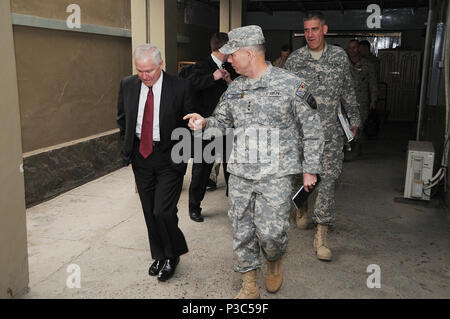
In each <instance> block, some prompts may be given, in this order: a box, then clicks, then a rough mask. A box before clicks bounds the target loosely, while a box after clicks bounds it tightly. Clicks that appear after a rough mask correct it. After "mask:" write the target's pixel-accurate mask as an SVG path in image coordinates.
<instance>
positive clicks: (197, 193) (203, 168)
mask: <svg viewBox="0 0 450 319" xmlns="http://www.w3.org/2000/svg"><path fill="white" fill-rule="evenodd" d="M203 143H204V144H203V148H205V146H206V145H207V142H206V143H205V141H204V142H203ZM223 147H224V150H225V149H226V144H225V141H224V143H223ZM221 155H222V154H221ZM222 158H224V156H223V155H222ZM213 166H214V162H213V163H206V162H202V163H193V164H192V177H191V184H190V186H189V212H190V213H193V212H197V213H201V211H202V208H201V202H202V200H203V198H204V197H205V193H206V187H207V185H208V180H209V175H210V174H211V170H212V168H213ZM222 166H223V174H224V177H225V182H226V185H227V191H226V195H227V196H228V178H229V176H230V174H229V173H228V172H227V164H226V162H225V161H223V164H222Z"/></svg>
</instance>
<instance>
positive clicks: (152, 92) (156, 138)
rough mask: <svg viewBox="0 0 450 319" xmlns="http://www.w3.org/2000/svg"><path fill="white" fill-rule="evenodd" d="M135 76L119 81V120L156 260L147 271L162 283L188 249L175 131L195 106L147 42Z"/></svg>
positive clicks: (140, 48) (185, 83)
mask: <svg viewBox="0 0 450 319" xmlns="http://www.w3.org/2000/svg"><path fill="white" fill-rule="evenodd" d="M134 63H135V66H136V70H137V75H133V76H128V77H126V78H124V79H122V81H121V82H120V92H119V99H118V112H117V124H118V126H119V128H120V135H121V137H122V140H123V147H122V156H123V159H124V162H125V164H126V165H128V164H129V163H130V162H131V164H132V168H133V172H134V176H135V180H136V185H137V189H138V192H139V197H140V200H141V204H142V209H143V211H144V217H145V222H146V225H147V230H148V238H149V242H150V250H151V254H152V257H153V259H154V260H155V261H154V262H153V264H152V265H151V266H150V269H149V275H151V276H157V278H158V280H159V281H165V280H167V279H169V278H171V277H172V275H173V274H174V272H175V268H176V266H177V265H178V262H179V260H180V255H182V254H185V253H187V252H188V247H187V244H186V240H185V238H184V235H183V233H182V231H181V230H180V228H179V227H178V217H177V211H178V209H177V204H178V200H179V198H180V194H181V189H182V185H183V178H184V174H185V173H186V168H187V164H186V163H180V164H175V163H174V162H173V161H172V159H171V150H172V147H173V146H174V145H175V144H176V143H177V141H172V140H171V134H172V131H173V130H175V129H177V128H181V127H187V123H186V122H185V121H183V115H184V114H186V112H188V110H192V109H193V100H192V97H193V96H192V88H191V86H190V83H189V81H187V80H183V79H179V78H178V77H175V76H171V75H169V74H167V73H165V72H163V71H162V67H163V61H162V59H161V53H160V51H159V50H158V48H157V47H155V46H154V45H151V44H143V45H140V46H138V47H137V48H136V50H135V52H134Z"/></svg>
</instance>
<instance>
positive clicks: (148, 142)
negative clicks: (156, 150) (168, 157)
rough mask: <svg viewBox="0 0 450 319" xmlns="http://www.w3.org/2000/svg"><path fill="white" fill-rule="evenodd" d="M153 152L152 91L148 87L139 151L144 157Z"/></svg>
mask: <svg viewBox="0 0 450 319" xmlns="http://www.w3.org/2000/svg"><path fill="white" fill-rule="evenodd" d="M152 152H153V92H152V88H151V87H149V88H148V95H147V102H145V109H144V118H143V120H142V129H141V143H140V145H139V153H141V155H142V156H143V157H144V158H147V157H149V156H150V154H151V153H152Z"/></svg>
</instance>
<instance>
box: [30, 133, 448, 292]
mask: <svg viewBox="0 0 450 319" xmlns="http://www.w3.org/2000/svg"><path fill="white" fill-rule="evenodd" d="M410 133H411V131H410V130H409V128H408V126H398V125H397V126H394V125H392V124H389V125H385V127H384V132H382V134H381V135H380V137H379V138H378V139H377V140H376V141H369V142H368V143H367V145H366V146H365V148H364V155H363V156H362V157H360V158H358V159H357V160H354V161H350V162H345V163H344V173H343V176H342V180H341V183H340V186H339V188H338V191H337V200H336V202H337V204H336V205H337V207H336V209H337V224H336V229H335V230H334V231H333V232H331V233H330V236H329V243H330V246H331V248H332V250H333V254H334V259H333V261H332V262H329V263H325V262H321V261H319V260H317V259H316V257H315V254H314V253H313V250H312V243H313V236H314V231H313V230H312V229H308V230H304V231H300V230H298V229H297V228H296V227H295V225H294V224H293V223H292V224H291V230H290V232H289V246H288V252H287V256H286V258H285V263H284V269H285V280H284V283H283V286H282V288H281V289H280V291H279V292H278V293H277V294H275V295H273V294H268V293H267V292H266V291H265V289H264V288H263V287H264V277H263V275H264V273H265V268H263V270H262V272H259V274H258V281H259V283H260V286H261V287H262V289H261V297H262V298H283V299H284V298H449V297H450V241H449V238H450V237H449V233H450V232H449V211H448V208H445V207H443V206H442V205H441V204H440V203H439V201H438V200H433V201H432V202H431V203H422V202H417V203H404V202H401V201H398V200H395V198H400V197H402V196H403V193H402V188H403V184H404V174H405V158H406V155H405V154H406V153H405V150H406V145H407V140H408V139H409V138H410ZM189 180H190V175H189V174H187V175H186V178H185V181H184V187H183V193H182V195H181V199H180V202H179V213H178V216H179V219H180V222H179V224H180V227H181V229H182V230H183V232H184V234H185V236H186V240H187V242H188V246H189V249H190V252H189V253H188V254H186V255H184V256H182V258H181V262H180V265H179V266H178V268H177V271H176V274H175V276H174V277H173V278H172V279H171V280H170V281H168V282H166V283H159V282H158V281H157V280H156V279H155V278H154V277H149V276H148V274H147V271H148V267H149V264H150V263H151V262H152V260H151V258H150V255H149V246H148V239H147V235H146V228H145V223H144V218H143V214H142V212H141V207H140V202H139V198H138V195H137V194H136V193H135V191H134V181H133V173H132V171H131V168H123V169H121V170H118V171H116V172H114V173H112V174H109V175H107V176H104V177H102V178H100V179H98V180H95V181H93V182H90V183H88V184H86V185H83V186H81V187H79V188H77V189H74V190H72V191H69V192H67V193H65V194H63V195H61V196H59V197H57V198H55V199H53V200H50V201H48V202H45V203H43V204H40V205H38V206H35V207H33V208H30V209H28V211H27V223H28V242H29V249H28V251H29V269H30V284H29V287H30V291H29V293H28V294H26V295H25V296H23V298H157V299H164V298H188V299H195V298H233V297H234V296H235V295H236V294H237V293H238V290H239V288H240V275H239V274H237V273H235V272H233V270H232V267H233V263H234V256H233V252H232V229H231V226H230V223H229V221H228V217H227V208H228V201H227V199H226V197H225V189H224V181H223V178H222V173H221V178H220V180H219V181H220V186H221V187H220V188H219V189H217V190H215V191H211V192H207V194H206V197H205V201H204V203H203V215H204V216H205V222H204V223H195V222H192V221H191V220H190V219H189V217H188V213H187V200H188V197H187V195H188V192H187V190H188V186H189ZM73 264H75V265H77V266H79V269H80V279H81V280H80V283H81V288H68V286H67V281H68V279H70V278H71V276H72V275H73V273H71V272H68V270H70V268H69V269H68V267H69V265H73ZM371 264H376V265H378V266H379V267H380V270H381V288H372V289H370V288H368V286H367V279H368V277H369V276H370V275H371V273H368V272H367V267H368V266H369V265H371ZM71 282H72V283H73V281H71Z"/></svg>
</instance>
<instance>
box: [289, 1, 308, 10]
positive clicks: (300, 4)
mask: <svg viewBox="0 0 450 319" xmlns="http://www.w3.org/2000/svg"><path fill="white" fill-rule="evenodd" d="M290 1H291V2H294V3H295V6H296V7H297V8H298V9H299V10H300V11H301V12H306V11H308V10H307V9H306V7H305V5H304V4H303V1H302V0H298V1H296V0H290Z"/></svg>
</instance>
